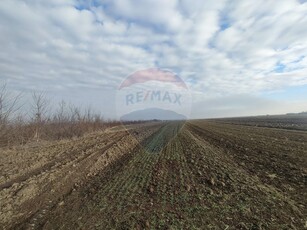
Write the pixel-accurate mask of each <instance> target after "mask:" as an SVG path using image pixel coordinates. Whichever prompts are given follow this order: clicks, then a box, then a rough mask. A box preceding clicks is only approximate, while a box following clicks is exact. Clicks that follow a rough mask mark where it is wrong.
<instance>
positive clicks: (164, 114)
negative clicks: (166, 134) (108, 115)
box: [121, 108, 187, 121]
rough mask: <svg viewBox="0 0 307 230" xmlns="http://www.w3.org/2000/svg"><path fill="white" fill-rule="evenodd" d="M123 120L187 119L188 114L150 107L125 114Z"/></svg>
mask: <svg viewBox="0 0 307 230" xmlns="http://www.w3.org/2000/svg"><path fill="white" fill-rule="evenodd" d="M121 120H122V121H145V120H187V118H186V116H184V115H182V114H179V113H176V112H174V111H171V110H165V109H158V108H149V109H143V110H138V111H133V112H131V113H128V114H125V115H123V116H122V117H121Z"/></svg>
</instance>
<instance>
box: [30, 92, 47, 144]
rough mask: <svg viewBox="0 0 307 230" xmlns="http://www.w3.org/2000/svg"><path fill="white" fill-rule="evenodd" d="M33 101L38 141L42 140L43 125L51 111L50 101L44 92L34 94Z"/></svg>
mask: <svg viewBox="0 0 307 230" xmlns="http://www.w3.org/2000/svg"><path fill="white" fill-rule="evenodd" d="M32 100H33V101H32V113H33V115H34V116H33V118H34V119H33V121H34V124H35V134H34V138H35V139H36V140H37V141H38V140H39V139H40V132H41V128H42V125H43V123H44V122H45V121H46V119H47V117H46V115H47V112H48V109H49V100H48V99H47V97H46V95H45V93H44V92H33V93H32Z"/></svg>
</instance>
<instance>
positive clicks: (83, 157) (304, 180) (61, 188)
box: [0, 120, 307, 229]
mask: <svg viewBox="0 0 307 230" xmlns="http://www.w3.org/2000/svg"><path fill="white" fill-rule="evenodd" d="M127 128H128V129H127ZM1 151H2V152H1V154H0V160H1V163H0V169H1V178H0V202H1V204H0V205H1V208H0V223H1V226H2V228H3V229H304V227H307V207H306V205H307V204H306V200H307V132H306V131H299V130H297V131H296V130H287V129H276V128H266V127H254V126H245V125H238V124H225V123H220V122H214V121H203V120H199V121H190V122H186V123H183V122H160V123H158V122H155V123H149V124H146V125H140V124H139V125H131V126H129V127H116V128H113V129H110V130H107V131H105V132H101V133H93V134H91V135H88V136H85V137H83V138H80V139H76V140H73V141H62V142H54V143H48V144H45V145H43V146H41V145H40V146H28V147H23V148H19V149H18V148H17V149H6V150H4V149H3V150H1Z"/></svg>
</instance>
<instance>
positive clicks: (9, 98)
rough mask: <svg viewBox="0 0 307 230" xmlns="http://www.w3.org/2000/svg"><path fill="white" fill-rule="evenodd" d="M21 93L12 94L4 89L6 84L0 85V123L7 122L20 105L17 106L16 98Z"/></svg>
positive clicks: (17, 98) (18, 97)
mask: <svg viewBox="0 0 307 230" xmlns="http://www.w3.org/2000/svg"><path fill="white" fill-rule="evenodd" d="M20 97H21V94H18V95H17V96H13V95H12V94H10V93H9V92H8V91H7V89H6V84H3V85H2V86H0V125H5V124H7V122H8V120H9V118H10V116H12V115H13V114H14V113H15V112H16V111H17V110H19V109H20V107H21V106H18V105H17V104H18V100H19V99H20Z"/></svg>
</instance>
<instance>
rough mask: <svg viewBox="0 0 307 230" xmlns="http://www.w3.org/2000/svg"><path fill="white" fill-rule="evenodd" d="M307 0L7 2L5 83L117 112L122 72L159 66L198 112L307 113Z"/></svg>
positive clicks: (2, 31)
mask: <svg viewBox="0 0 307 230" xmlns="http://www.w3.org/2000/svg"><path fill="white" fill-rule="evenodd" d="M306 25H307V2H306V1H305V0H279V1H276V0H258V1H252V0H241V1H239V0H229V1H226V0H212V1H210V0H209V1H203V0H167V1H166V0H142V1H136V0H134V1H133V0H93V1H84V0H65V1H63V0H46V1H39V0H1V1H0V46H1V48H0V59H1V61H0V73H1V74H0V81H3V82H6V83H7V85H8V87H9V88H10V90H14V91H16V92H18V91H22V92H24V98H25V100H26V98H27V94H28V93H29V92H31V91H32V90H40V91H45V92H47V94H48V96H49V97H51V98H52V100H53V101H54V102H56V101H59V100H61V99H65V100H66V101H70V102H72V103H75V104H78V105H87V104H90V105H91V106H92V107H94V109H96V110H99V111H101V112H102V114H104V115H105V116H106V117H110V118H111V117H115V115H116V114H115V113H116V109H115V107H116V105H115V94H116V89H117V87H118V86H119V84H120V83H121V82H122V81H123V80H124V79H125V77H126V76H127V75H128V74H130V73H132V72H134V71H136V70H139V69H145V68H150V67H157V68H163V69H169V70H172V71H173V72H175V73H177V74H178V75H179V76H180V77H181V78H182V79H183V80H184V81H185V82H186V84H187V85H188V87H189V89H190V90H191V92H192V94H193V104H192V118H200V117H224V116H242V115H257V114H277V113H285V112H300V111H307V57H306V55H307V26H306Z"/></svg>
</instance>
